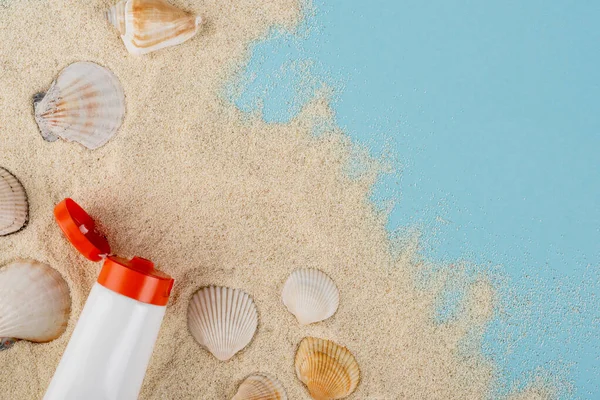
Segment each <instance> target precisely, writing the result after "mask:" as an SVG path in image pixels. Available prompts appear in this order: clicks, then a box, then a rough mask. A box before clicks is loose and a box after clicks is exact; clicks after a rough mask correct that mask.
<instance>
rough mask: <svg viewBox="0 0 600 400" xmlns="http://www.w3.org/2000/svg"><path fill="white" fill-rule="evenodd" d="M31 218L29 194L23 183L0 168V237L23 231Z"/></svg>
mask: <svg viewBox="0 0 600 400" xmlns="http://www.w3.org/2000/svg"><path fill="white" fill-rule="evenodd" d="M28 218H29V204H28V203H27V193H25V189H23V185H21V182H19V180H18V179H17V178H16V177H15V176H14V175H13V174H11V173H10V172H8V171H7V170H6V169H4V168H2V167H0V236H6V235H10V234H11V233H16V232H18V231H20V230H21V229H23V228H24V227H25V225H27V221H28Z"/></svg>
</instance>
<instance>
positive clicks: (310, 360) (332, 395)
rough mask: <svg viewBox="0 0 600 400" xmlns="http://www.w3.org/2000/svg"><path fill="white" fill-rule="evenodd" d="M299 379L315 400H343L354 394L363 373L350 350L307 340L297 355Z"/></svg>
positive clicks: (303, 342) (329, 342) (326, 342)
mask: <svg viewBox="0 0 600 400" xmlns="http://www.w3.org/2000/svg"><path fill="white" fill-rule="evenodd" d="M295 364H296V375H297V376H298V379H300V380H301V381H302V382H303V383H304V384H305V385H306V387H307V388H308V391H309V392H310V395H311V397H312V398H313V399H315V400H330V399H343V398H344V397H346V396H349V395H350V394H352V392H354V390H355V389H356V387H357V386H358V382H359V381H360V370H359V368H358V363H357V362H356V360H355V359H354V356H353V355H352V353H350V351H348V349H347V348H345V347H343V346H340V345H338V344H336V343H334V342H332V341H330V340H325V339H318V338H313V337H306V338H304V339H303V340H302V342H300V346H299V347H298V351H297V352H296V361H295Z"/></svg>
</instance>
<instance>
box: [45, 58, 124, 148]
mask: <svg viewBox="0 0 600 400" xmlns="http://www.w3.org/2000/svg"><path fill="white" fill-rule="evenodd" d="M38 99H39V96H38V95H36V97H34V109H35V120H36V122H37V124H38V126H39V128H40V132H41V134H42V137H43V138H44V139H45V140H47V141H50V142H52V141H55V140H56V139H57V138H58V137H60V138H61V139H64V140H66V141H69V142H77V143H80V144H82V145H84V146H85V147H87V148H88V149H91V150H93V149H97V148H98V147H101V146H103V145H104V144H106V142H108V141H109V140H110V139H111V138H112V137H113V136H114V135H115V133H116V132H117V130H118V129H119V128H120V127H121V124H122V123H123V119H124V117H125V95H124V94H123V88H122V86H121V82H119V79H117V77H116V76H115V75H114V74H113V73H112V72H111V71H109V70H108V69H106V68H104V67H101V66H100V65H98V64H94V63H92V62H77V63H74V64H71V65H69V66H68V67H67V68H65V69H63V70H62V72H61V73H60V74H59V75H58V78H57V79H56V81H54V83H52V86H50V89H48V92H47V93H46V94H45V95H44V97H43V98H42V99H41V100H39V101H38Z"/></svg>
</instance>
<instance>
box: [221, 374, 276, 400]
mask: <svg viewBox="0 0 600 400" xmlns="http://www.w3.org/2000/svg"><path fill="white" fill-rule="evenodd" d="M287 398H288V397H287V394H286V393H285V389H284V387H283V385H282V384H281V382H279V381H278V380H277V379H275V378H273V377H271V376H268V375H263V374H255V375H250V376H249V377H247V378H246V379H245V380H244V381H243V382H242V383H241V384H240V387H239V388H238V391H237V393H236V395H235V396H233V399H231V400H287Z"/></svg>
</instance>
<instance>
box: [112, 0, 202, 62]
mask: <svg viewBox="0 0 600 400" xmlns="http://www.w3.org/2000/svg"><path fill="white" fill-rule="evenodd" d="M105 16H106V19H107V20H108V22H110V23H111V24H112V25H113V26H114V27H115V28H117V30H118V31H119V33H120V34H121V39H122V40H123V43H125V47H126V48H127V51H129V53H130V54H135V55H141V54H146V53H150V52H152V51H155V50H159V49H162V48H165V47H169V46H176V45H178V44H181V43H183V42H185V41H186V40H188V39H190V38H192V37H193V36H194V35H195V34H196V32H197V31H198V26H199V25H200V24H201V23H202V18H200V17H197V16H195V15H193V14H191V13H188V12H185V11H183V10H180V9H179V8H177V7H174V6H172V5H170V4H169V3H167V2H166V1H164V0H122V1H120V2H118V3H117V4H115V5H114V6H112V7H111V8H109V9H108V10H107V11H106V12H105Z"/></svg>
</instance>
